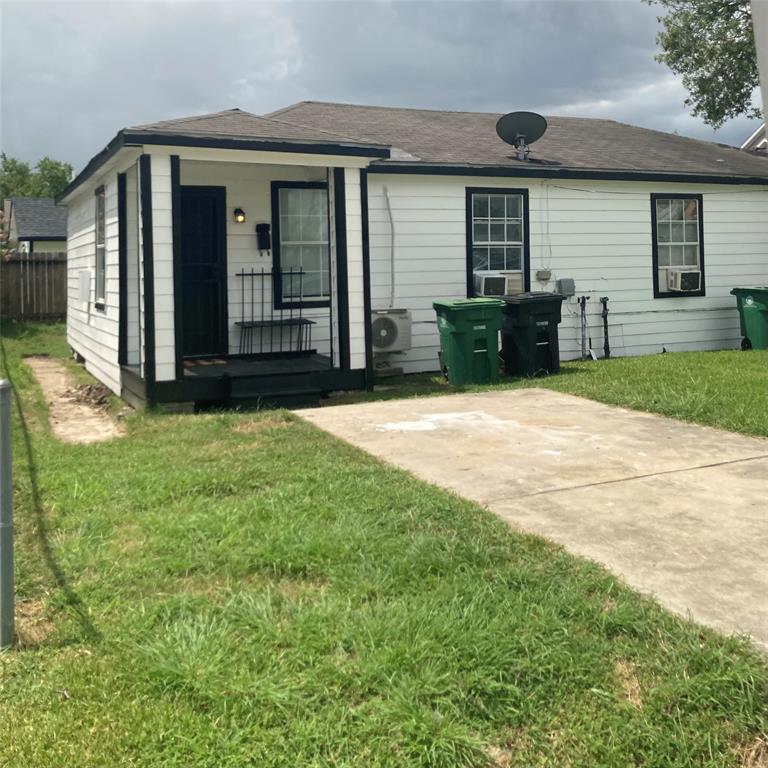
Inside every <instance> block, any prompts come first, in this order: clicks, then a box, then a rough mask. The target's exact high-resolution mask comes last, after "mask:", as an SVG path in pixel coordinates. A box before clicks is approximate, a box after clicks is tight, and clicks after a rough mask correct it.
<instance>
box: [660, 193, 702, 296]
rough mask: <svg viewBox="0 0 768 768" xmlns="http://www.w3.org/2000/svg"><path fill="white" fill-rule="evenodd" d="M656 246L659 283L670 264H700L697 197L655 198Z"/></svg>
mask: <svg viewBox="0 0 768 768" xmlns="http://www.w3.org/2000/svg"><path fill="white" fill-rule="evenodd" d="M656 250H657V255H658V266H659V270H660V272H659V279H660V281H662V285H663V284H664V283H663V281H665V280H666V270H667V268H669V267H672V268H676V267H693V268H695V267H699V265H700V258H699V254H700V242H699V201H698V200H697V199H696V198H670V199H657V200H656Z"/></svg>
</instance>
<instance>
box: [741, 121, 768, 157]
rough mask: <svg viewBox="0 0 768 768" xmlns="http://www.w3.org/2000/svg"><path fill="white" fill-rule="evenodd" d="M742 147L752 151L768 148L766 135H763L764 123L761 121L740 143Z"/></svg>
mask: <svg viewBox="0 0 768 768" xmlns="http://www.w3.org/2000/svg"><path fill="white" fill-rule="evenodd" d="M741 148H742V149H748V150H750V151H752V152H755V151H757V150H761V151H765V150H768V136H766V135H765V123H763V124H762V125H761V126H760V127H759V128H758V129H757V130H756V131H755V132H754V133H753V134H752V135H751V136H750V137H749V138H748V139H747V140H746V141H745V142H744V143H743V144H742V145H741Z"/></svg>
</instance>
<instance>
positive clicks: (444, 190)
mask: <svg viewBox="0 0 768 768" xmlns="http://www.w3.org/2000/svg"><path fill="white" fill-rule="evenodd" d="M498 118H499V115H495V114H485V113H471V112H447V111H432V110H417V109H395V108H385V107H367V106H355V105H347V104H329V103H319V102H302V103H299V104H295V105H293V106H289V107H286V108H285V109H282V110H278V111H277V112H273V113H271V114H266V115H255V114H250V113H247V112H243V111H240V110H238V109H231V110H227V111H224V112H218V113H215V114H209V115H201V116H197V117H188V118H181V119H174V120H166V121H163V122H159V123H152V124H147V125H140V126H136V127H134V128H127V129H124V130H122V131H120V132H119V133H118V134H117V135H116V136H115V138H114V139H113V140H112V141H111V142H110V143H109V144H108V145H107V147H106V148H105V149H104V150H102V151H101V152H100V153H99V154H97V155H96V156H95V157H94V158H93V159H92V160H91V161H90V162H89V163H88V165H87V166H86V167H85V169H84V170H83V171H82V172H81V173H80V174H79V175H78V176H77V177H76V178H75V179H74V181H73V182H72V183H71V184H70V186H69V187H68V188H67V189H66V190H65V191H64V192H63V194H62V195H61V198H60V199H61V202H62V203H64V204H66V205H67V206H68V209H69V236H68V269H69V300H68V318H67V326H68V339H69V343H70V345H71V346H72V348H73V350H75V352H76V353H77V354H79V355H80V356H82V357H83V358H84V359H85V362H86V366H87V367H88V369H89V370H90V371H91V372H92V373H93V374H94V375H95V376H96V377H97V378H99V379H100V380H101V381H103V382H104V383H105V384H107V385H108V386H109V387H110V388H111V389H113V390H114V391H115V392H117V393H119V394H121V395H122V396H123V397H125V398H126V399H127V400H129V401H130V402H132V403H134V404H137V405H138V404H143V403H187V404H188V403H197V404H203V403H206V402H213V403H222V402H227V403H248V402H253V401H256V400H260V399H262V400H276V399H280V400H281V401H283V402H290V399H291V398H293V399H294V400H295V401H301V400H302V399H310V398H316V397H317V394H318V393H319V392H325V391H329V390H333V389H342V388H343V389H347V388H356V387H365V386H367V385H370V384H371V382H372V380H373V375H374V371H375V369H376V368H379V367H386V366H396V367H399V368H402V369H403V370H404V371H405V372H407V373H414V372H419V371H431V370H435V369H437V367H438V357H437V352H438V344H439V341H438V334H437V326H436V322H435V315H434V311H433V309H432V302H433V300H434V299H437V298H450V297H463V296H467V295H473V294H474V293H475V291H476V288H477V286H479V287H480V288H481V289H482V286H483V285H484V284H485V283H484V281H483V280H482V278H483V277H488V276H500V275H503V276H505V277H506V281H507V282H506V285H507V290H508V291H509V292H512V291H523V290H524V291H529V290H537V291H547V290H549V291H552V290H555V289H556V288H557V286H558V285H560V287H561V288H562V287H565V286H567V284H568V279H570V280H572V281H573V286H574V289H575V295H574V296H571V297H569V298H567V299H566V300H565V302H564V305H563V321H562V323H561V325H560V350H561V356H562V357H563V358H564V359H568V358H575V357H578V356H579V354H580V349H581V331H580V317H579V311H578V304H577V299H578V297H579V296H587V297H589V299H590V301H588V302H587V312H588V317H587V323H588V333H589V334H590V336H593V337H594V339H593V346H595V347H600V346H601V343H600V342H601V341H602V321H601V319H600V317H599V311H600V303H599V301H598V299H599V298H600V297H603V296H607V297H608V298H609V307H610V314H609V321H610V322H609V333H610V336H611V347H612V349H613V352H614V354H617V355H641V354H649V353H656V352H661V351H662V349H667V350H707V349H720V348H735V347H737V346H738V345H739V342H740V336H739V320H738V315H737V312H736V309H735V303H734V301H733V298H732V297H731V296H730V295H729V291H730V289H731V287H732V286H734V285H743V284H747V285H749V284H766V282H768V158H764V157H760V156H758V155H755V154H754V153H750V152H745V151H742V150H740V149H736V148H732V147H727V146H723V145H719V144H712V143H708V142H703V141H698V140H693V139H688V138H684V137H681V136H677V135H671V134H666V133H661V132H658V131H652V130H647V129H644V128H637V127H634V126H631V125H625V124H622V123H617V122H614V121H611V120H602V119H600V120H597V119H582V118H561V117H552V118H548V128H547V131H546V133H545V134H544V135H543V137H542V138H541V139H540V140H538V141H537V142H536V143H534V144H531V145H530V148H529V149H530V152H529V153H528V154H526V155H523V156H522V159H519V158H518V154H517V152H516V150H515V148H514V147H511V146H509V145H508V144H505V143H504V142H503V141H502V140H501V139H500V138H499V137H498V136H497V134H496V130H495V127H496V122H497V120H498ZM682 273H686V275H687V279H686V280H684V281H683V283H684V285H682V284H681V283H680V275H681V274H682ZM687 273H691V274H687ZM561 279H566V280H565V281H564V282H561V283H558V280H561ZM681 287H683V288H684V290H680V288H681ZM372 318H373V319H374V320H375V323H372ZM379 321H381V322H379ZM373 325H375V332H374V329H373V327H372V326H373ZM393 332H394V333H393Z"/></svg>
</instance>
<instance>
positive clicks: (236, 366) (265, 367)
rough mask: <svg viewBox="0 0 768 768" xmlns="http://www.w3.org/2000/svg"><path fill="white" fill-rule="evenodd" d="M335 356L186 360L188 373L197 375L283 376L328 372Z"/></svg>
mask: <svg viewBox="0 0 768 768" xmlns="http://www.w3.org/2000/svg"><path fill="white" fill-rule="evenodd" d="M330 367H331V359H330V358H329V357H326V356H325V355H318V354H312V355H306V356H305V357H273V358H225V357H221V358H218V357H217V358H192V359H187V360H185V361H184V375H185V376H189V377H195V378H217V377H220V376H225V375H226V376H230V377H233V378H239V377H242V376H280V375H286V374H292V373H314V372H316V371H327V370H329V369H330Z"/></svg>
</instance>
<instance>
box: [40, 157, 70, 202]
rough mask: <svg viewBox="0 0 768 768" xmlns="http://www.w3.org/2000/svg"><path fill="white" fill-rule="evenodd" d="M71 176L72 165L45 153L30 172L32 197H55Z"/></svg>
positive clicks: (62, 189)
mask: <svg viewBox="0 0 768 768" xmlns="http://www.w3.org/2000/svg"><path fill="white" fill-rule="evenodd" d="M71 178H72V166H71V165H70V164H69V163H64V162H62V161H61V160H54V159H53V158H52V157H48V155H46V156H45V157H44V158H43V159H42V160H41V161H40V162H39V163H38V164H37V166H35V173H34V174H32V196H33V197H56V195H58V194H59V193H60V192H63V191H64V189H65V187H66V186H67V184H69V181H70V179H71Z"/></svg>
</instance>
